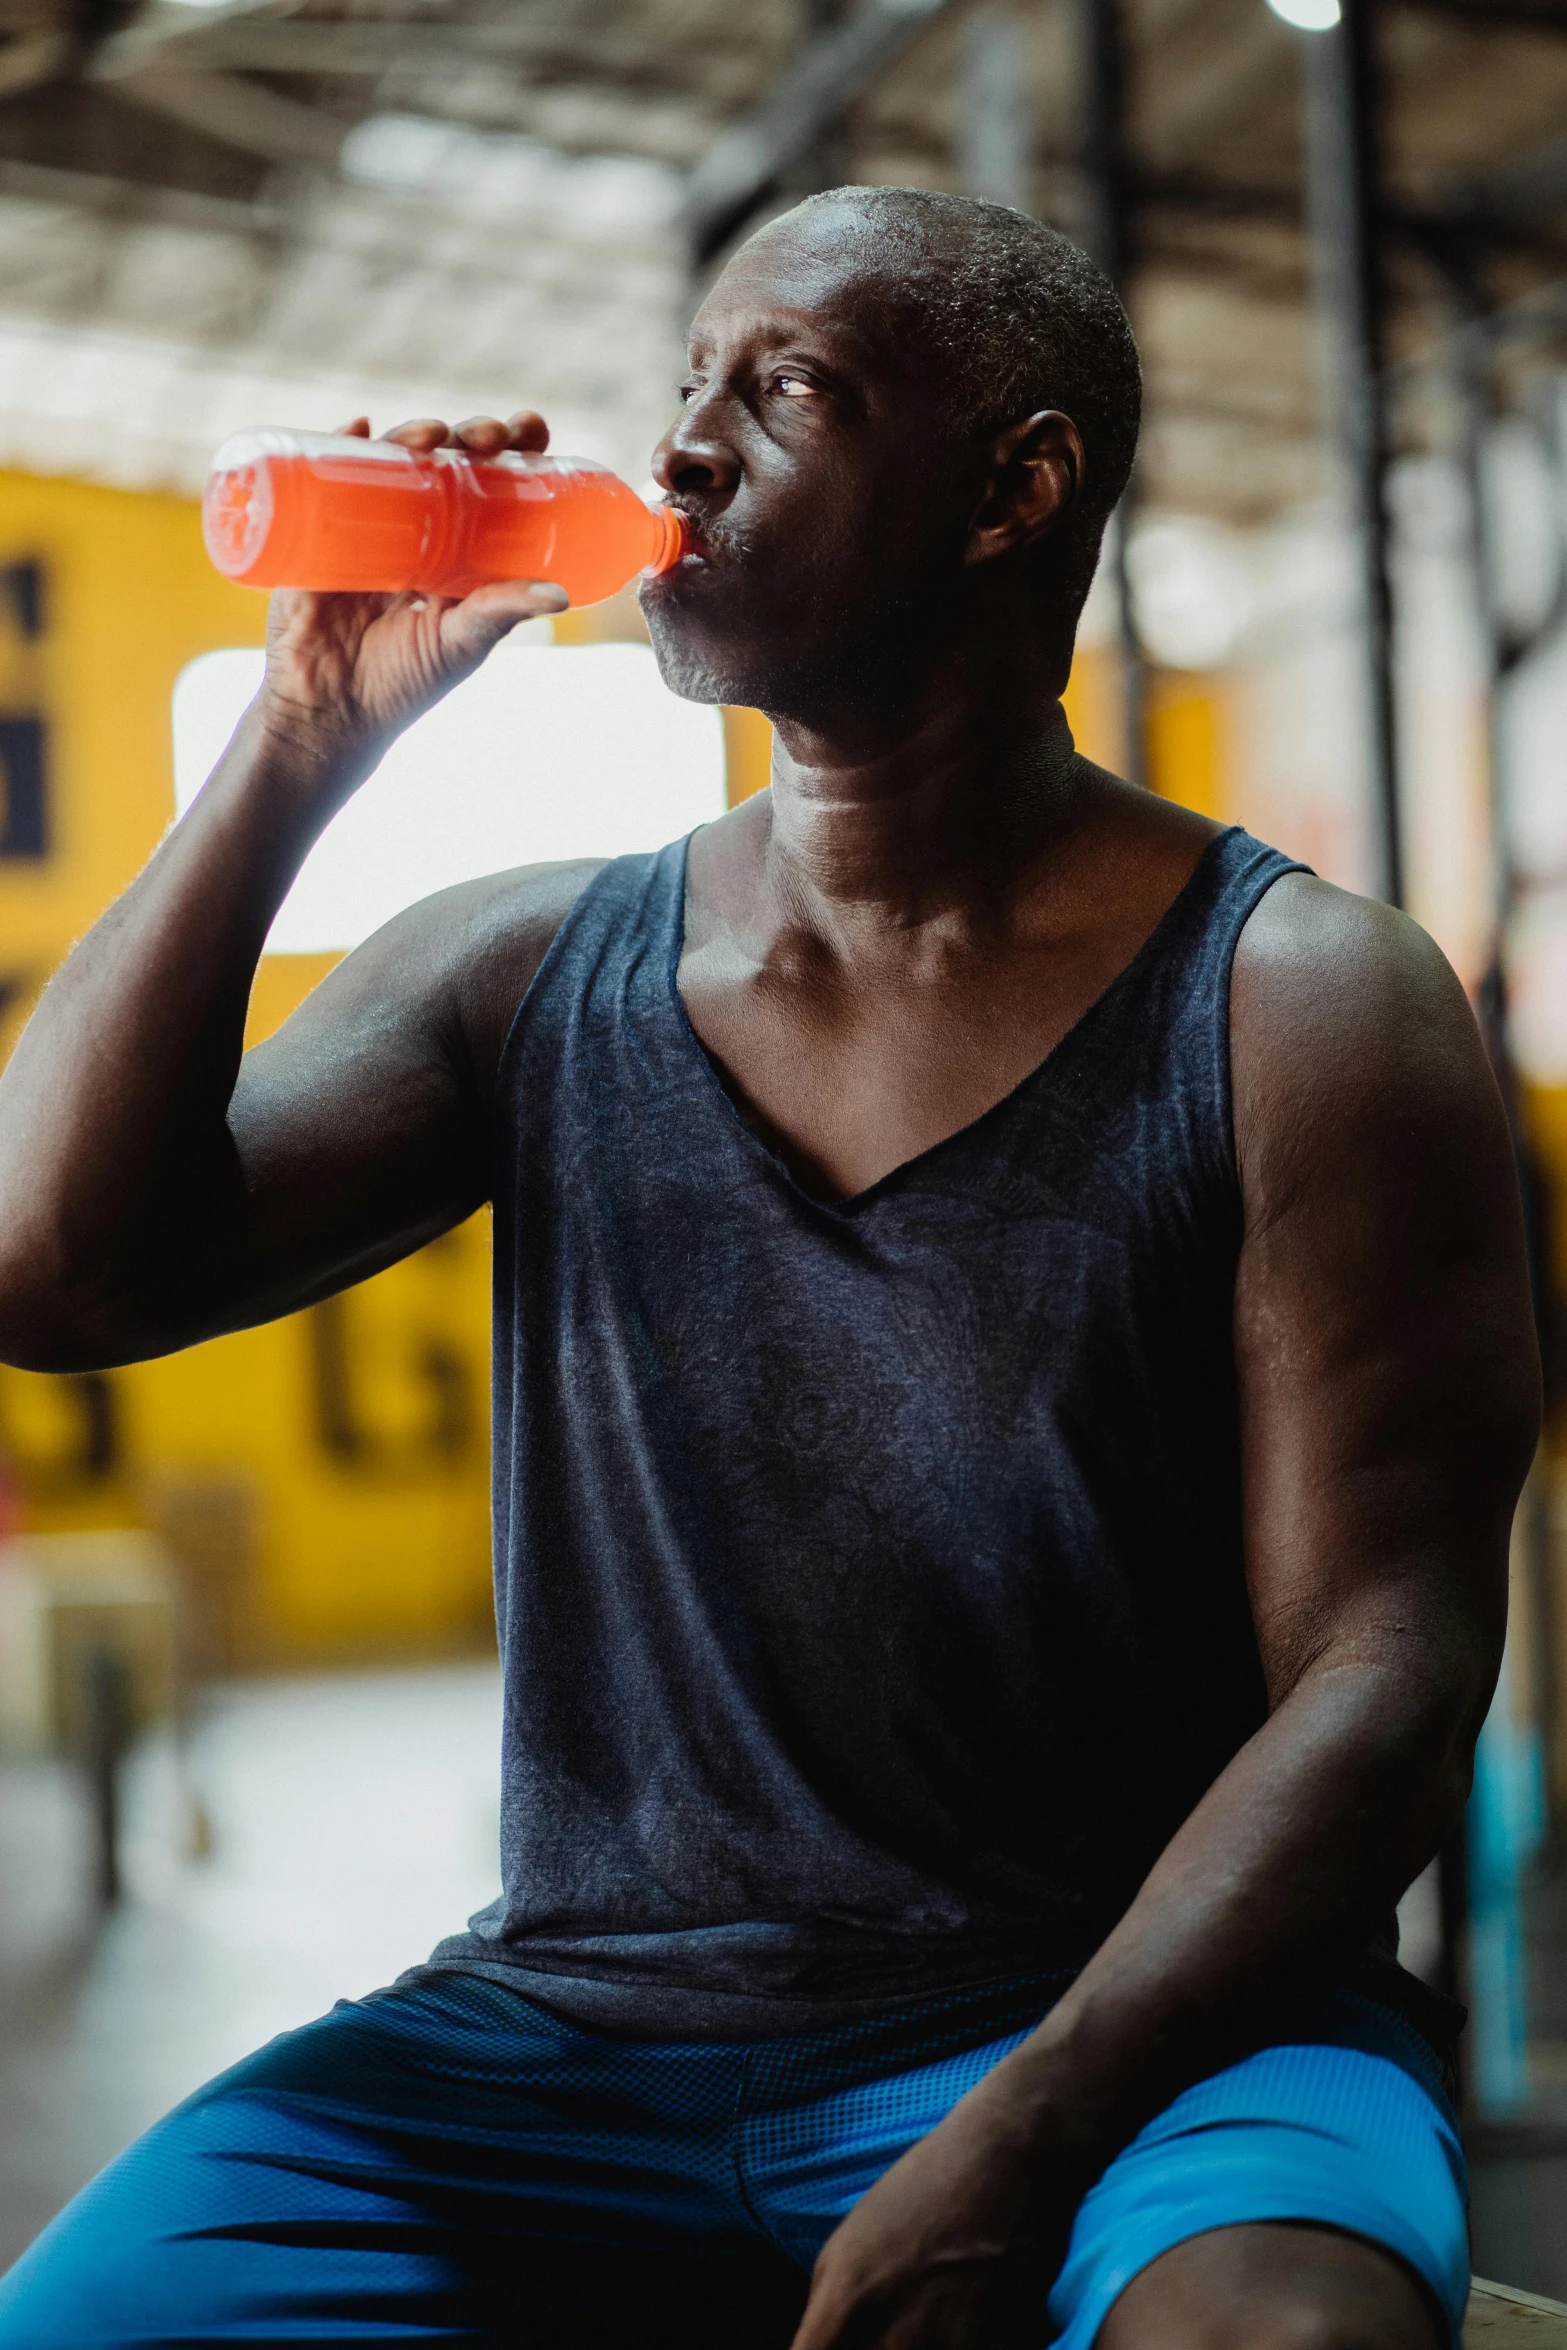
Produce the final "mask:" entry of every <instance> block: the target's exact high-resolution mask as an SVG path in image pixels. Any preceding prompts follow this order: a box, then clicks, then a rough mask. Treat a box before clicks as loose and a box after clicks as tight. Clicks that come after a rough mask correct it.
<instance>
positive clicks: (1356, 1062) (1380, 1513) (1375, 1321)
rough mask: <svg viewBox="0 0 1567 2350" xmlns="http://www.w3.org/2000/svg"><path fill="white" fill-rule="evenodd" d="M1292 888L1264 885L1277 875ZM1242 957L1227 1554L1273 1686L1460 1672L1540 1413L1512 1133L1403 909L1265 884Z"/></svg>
mask: <svg viewBox="0 0 1567 2350" xmlns="http://www.w3.org/2000/svg"><path fill="white" fill-rule="evenodd" d="M1286 889H1288V890H1289V893H1290V894H1289V896H1288V897H1284V896H1283V894H1282V893H1283V892H1284V890H1286ZM1274 896H1275V898H1278V899H1280V900H1281V902H1279V903H1278V904H1270V901H1268V900H1264V904H1263V909H1262V910H1261V912H1262V917H1263V918H1262V919H1261V920H1259V919H1258V918H1257V917H1254V919H1253V925H1252V926H1251V928H1250V929H1249V930H1248V932H1247V934H1246V936H1245V938H1243V941H1242V948H1241V952H1240V953H1239V954H1238V955H1237V960H1236V974H1235V989H1234V996H1233V1001H1232V1013H1231V1034H1232V1059H1233V1065H1234V1074H1235V1105H1236V1146H1237V1156H1238V1161H1239V1165H1240V1172H1241V1185H1242V1196H1243V1202H1244V1209H1245V1236H1244V1239H1243V1243H1242V1248H1241V1254H1240V1262H1239V1268H1238V1273H1237V1283H1236V1305H1235V1335H1236V1361H1237V1370H1238V1376H1239V1387H1240V1400H1241V1434H1242V1461H1243V1482H1244V1505H1245V1521H1246V1552H1247V1571H1248V1576H1249V1580H1250V1585H1251V1595H1252V1606H1253V1613H1254V1616H1255V1619H1256V1622H1257V1629H1258V1637H1259V1641H1260V1644H1261V1647H1262V1653H1263V1661H1264V1665H1265V1668H1266V1670H1267V1672H1268V1676H1269V1681H1270V1685H1271V1688H1272V1691H1273V1694H1274V1698H1275V1702H1276V1701H1277V1700H1278V1698H1279V1697H1280V1696H1282V1695H1283V1694H1284V1693H1285V1692H1286V1691H1287V1690H1288V1689H1289V1688H1290V1687H1292V1686H1294V1684H1295V1682H1296V1681H1297V1680H1298V1679H1299V1677H1300V1675H1301V1674H1302V1673H1303V1672H1304V1671H1306V1670H1308V1669H1310V1667H1311V1666H1312V1665H1313V1664H1314V1663H1317V1662H1319V1661H1321V1660H1323V1659H1324V1658H1326V1657H1329V1656H1331V1657H1333V1658H1335V1659H1340V1658H1346V1657H1351V1656H1354V1657H1364V1658H1367V1659H1373V1658H1374V1659H1380V1660H1382V1661H1385V1662H1388V1663H1389V1664H1392V1665H1394V1666H1395V1667H1398V1668H1400V1669H1407V1670H1408V1671H1410V1672H1412V1673H1414V1674H1416V1675H1422V1676H1424V1677H1425V1678H1426V1679H1427V1680H1430V1679H1432V1678H1433V1677H1434V1678H1436V1679H1439V1680H1444V1681H1445V1680H1451V1682H1452V1683H1453V1685H1454V1688H1455V1690H1459V1689H1461V1688H1463V1687H1467V1686H1468V1685H1470V1684H1472V1685H1473V1703H1474V1704H1476V1705H1478V1704H1483V1701H1484V1695H1485V1693H1486V1692H1487V1691H1488V1688H1489V1684H1490V1678H1491V1676H1492V1675H1493V1674H1494V1670H1495V1663H1496V1659H1497V1655H1498V1653H1499V1648H1500V1641H1501V1632H1502V1625H1503V1621H1504V1617H1505V1597H1506V1552H1507V1536H1508V1530H1509V1527H1510V1523H1511V1516H1512V1511H1513V1507H1514V1504H1515V1502H1516V1498H1517V1493H1518V1489H1519V1485H1520V1483H1521V1481H1522V1477H1523V1475H1524V1473H1525V1470H1526V1468H1527V1464H1528V1460H1529V1458H1530V1456H1531V1453H1532V1450H1533V1444H1534V1440H1535V1435H1536V1433H1537V1428H1538V1411H1539V1401H1538V1379H1539V1373H1538V1358H1537V1353H1536V1347H1535V1338H1534V1329H1533V1318H1532V1313H1531V1308H1530V1302H1529V1294H1528V1283H1527V1276H1526V1272H1525V1266H1524V1251H1523V1238H1522V1221H1521V1213H1520V1209H1519V1202H1518V1191H1517V1183H1516V1177H1515V1173H1514V1167H1513V1161H1512V1153H1511V1146H1510V1142H1509V1138H1508V1134H1507V1129H1506V1124H1505V1120H1504V1118H1503V1115H1502V1110H1501V1105H1500V1101H1499V1099H1498V1097H1497V1093H1496V1088H1495V1085H1494V1083H1493V1082H1492V1079H1491V1075H1490V1071H1489V1069H1488V1067H1487V1065H1486V1061H1485V1056H1484V1052H1483V1049H1482V1047H1481V1043H1480V1039H1479V1035H1478V1031H1477V1030H1476V1027H1475V1023H1474V1020H1473V1018H1472V1015H1471V1013H1470V1011H1469V1007H1468V1004H1467V1002H1466V1001H1465V998H1464V996H1463V993H1462V990H1461V989H1460V987H1459V985H1458V982H1457V981H1456V979H1455V978H1454V977H1453V975H1452V973H1451V971H1450V970H1449V969H1448V967H1447V965H1446V964H1445V963H1444V962H1443V960H1442V958H1441V956H1440V955H1439V954H1438V953H1437V951H1436V949H1435V948H1434V947H1433V946H1432V945H1431V944H1430V942H1429V940H1427V939H1425V937H1424V935H1423V934H1422V933H1419V932H1418V931H1416V930H1415V928H1414V926H1413V925H1412V924H1407V923H1404V922H1403V921H1402V920H1401V919H1400V918H1399V917H1396V916H1392V915H1389V914H1388V913H1387V911H1386V909H1383V908H1377V907H1370V906H1366V905H1364V904H1363V903H1362V902H1360V901H1356V900H1352V899H1347V898H1345V897H1344V896H1343V895H1342V894H1341V893H1339V892H1336V891H1329V890H1327V889H1326V887H1325V885H1322V884H1315V883H1313V884H1306V885H1301V884H1294V885H1280V890H1279V891H1276V892H1275V893H1274Z"/></svg>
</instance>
